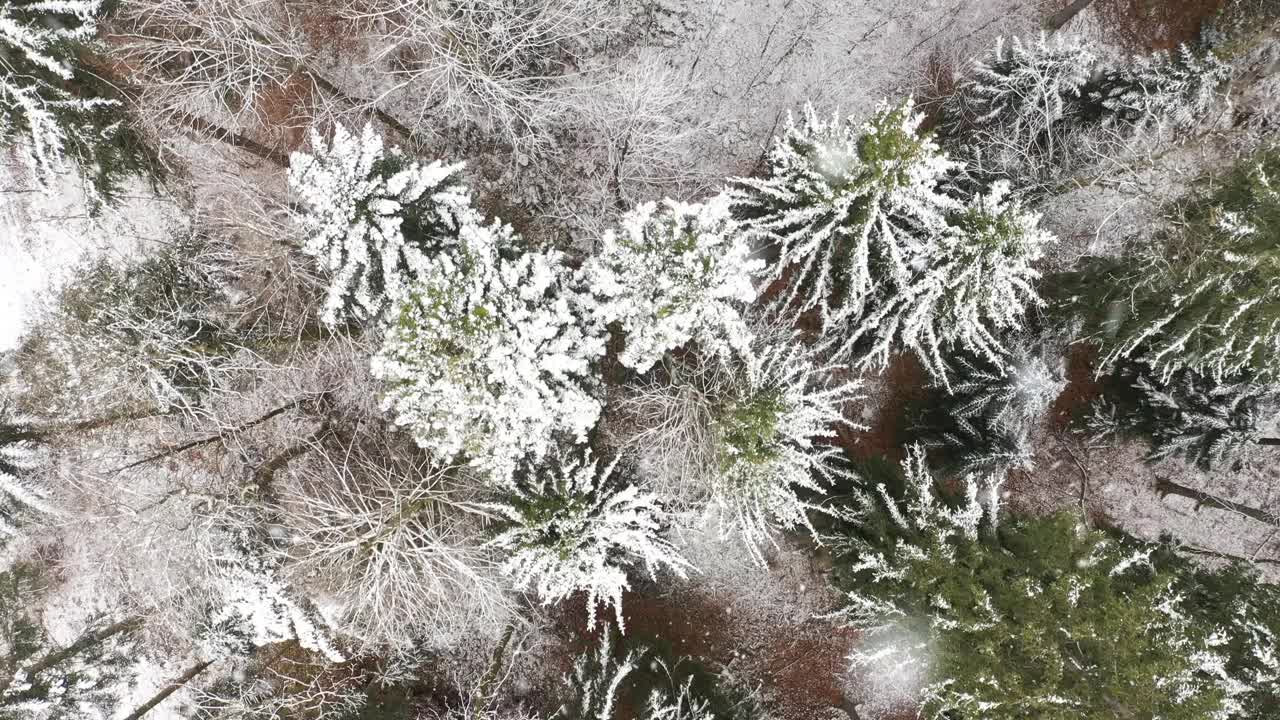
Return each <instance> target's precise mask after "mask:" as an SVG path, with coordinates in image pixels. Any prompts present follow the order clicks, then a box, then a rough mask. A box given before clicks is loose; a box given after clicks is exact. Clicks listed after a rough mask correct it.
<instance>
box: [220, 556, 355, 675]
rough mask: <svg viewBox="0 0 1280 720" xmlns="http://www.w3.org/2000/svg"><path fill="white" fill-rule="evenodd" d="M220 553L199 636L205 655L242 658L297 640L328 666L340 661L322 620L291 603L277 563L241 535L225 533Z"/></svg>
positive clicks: (313, 611) (305, 607)
mask: <svg viewBox="0 0 1280 720" xmlns="http://www.w3.org/2000/svg"><path fill="white" fill-rule="evenodd" d="M220 551H221V552H220V554H218V555H217V556H216V557H214V558H212V560H213V563H214V567H215V568H216V573H217V578H218V583H217V585H218V588H219V590H220V595H219V597H218V598H217V602H216V604H215V605H214V606H213V607H211V608H210V609H209V617H208V618H207V620H206V624H205V628H204V630H203V632H202V633H201V644H202V647H203V650H204V652H205V654H206V655H208V656H210V657H213V658H218V657H224V656H227V655H238V654H245V653H248V652H251V651H252V650H253V648H255V647H261V646H263V645H270V644H272V643H278V642H286V641H289V640H297V641H298V644H299V645H300V646H301V647H302V648H303V649H305V650H310V651H312V652H315V653H317V654H319V655H320V656H322V657H324V658H325V659H327V660H329V661H330V662H342V661H343V660H344V659H345V658H344V657H343V654H342V652H341V651H340V650H338V648H337V646H336V645H335V644H334V642H333V640H332V638H331V637H330V635H331V633H330V628H329V626H328V623H327V622H326V620H325V619H324V617H323V616H321V615H320V613H319V612H318V611H317V610H316V609H315V608H313V607H311V606H310V604H309V603H308V602H306V601H305V600H300V599H297V598H295V597H294V595H293V593H292V592H291V591H290V589H289V588H288V587H287V586H286V584H285V583H284V581H283V580H282V579H281V578H280V575H279V570H280V561H279V558H277V557H274V556H271V555H269V554H267V553H265V552H262V551H261V550H260V549H259V548H257V547H255V541H253V540H252V539H251V538H250V537H249V534H248V533H243V532H235V533H228V535H227V543H226V545H225V547H222V548H221V549H220Z"/></svg>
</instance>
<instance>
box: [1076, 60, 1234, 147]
mask: <svg viewBox="0 0 1280 720" xmlns="http://www.w3.org/2000/svg"><path fill="white" fill-rule="evenodd" d="M1231 75H1232V71H1231V66H1230V65H1228V64H1226V63H1225V62H1223V61H1222V60H1220V59H1219V58H1218V56H1217V55H1215V54H1214V53H1212V52H1208V51H1206V52H1202V53H1198V52H1197V51H1196V50H1195V49H1193V48H1192V47H1191V46H1190V45H1181V46H1179V47H1178V49H1177V50H1175V51H1170V52H1158V53H1155V54H1152V55H1146V56H1138V57H1134V58H1130V59H1129V61H1128V62H1127V63H1123V64H1120V65H1119V66H1116V67H1112V68H1108V69H1107V71H1106V72H1105V74H1104V75H1103V78H1102V80H1101V81H1100V85H1101V87H1100V89H1099V90H1098V91H1097V92H1098V95H1099V97H1100V99H1101V103H1102V107H1103V108H1104V109H1105V111H1106V121H1107V122H1108V123H1110V124H1113V125H1119V126H1128V127H1132V128H1136V129H1153V128H1158V127H1161V126H1169V127H1171V128H1174V129H1185V128H1191V127H1194V126H1195V125H1196V124H1198V123H1199V122H1200V121H1201V120H1203V119H1204V118H1205V117H1207V116H1208V115H1209V114H1210V113H1211V112H1212V111H1213V110H1214V109H1216V108H1218V107H1220V106H1222V105H1224V104H1225V101H1224V99H1223V97H1222V94H1221V92H1220V91H1219V88H1220V87H1221V86H1222V85H1223V84H1225V83H1226V82H1228V81H1229V80H1230V79H1231Z"/></svg>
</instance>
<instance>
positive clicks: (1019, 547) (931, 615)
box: [832, 448, 1273, 720]
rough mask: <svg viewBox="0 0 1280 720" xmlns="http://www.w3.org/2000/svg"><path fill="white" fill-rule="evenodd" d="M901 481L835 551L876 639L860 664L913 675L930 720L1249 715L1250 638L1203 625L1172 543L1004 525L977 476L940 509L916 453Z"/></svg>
mask: <svg viewBox="0 0 1280 720" xmlns="http://www.w3.org/2000/svg"><path fill="white" fill-rule="evenodd" d="M904 472H905V480H904V483H903V488H902V490H901V493H900V494H899V495H895V494H894V493H893V492H891V491H890V489H889V488H887V487H886V486H884V485H881V486H879V487H877V488H876V489H875V490H874V491H873V492H869V493H867V494H865V495H864V496H863V498H862V502H863V505H862V507H863V508H864V511H863V512H864V514H863V516H862V519H861V520H860V522H859V524H858V525H857V526H856V527H855V528H854V529H853V530H852V531H850V532H848V533H846V534H843V535H841V536H840V537H838V538H833V539H832V543H833V544H834V545H835V546H836V547H837V550H838V552H839V553H840V554H841V555H842V557H843V558H844V559H843V560H842V561H841V563H842V564H841V566H839V569H838V571H837V572H838V576H839V578H840V582H841V584H842V586H843V587H845V588H846V589H847V590H848V591H849V595H848V606H847V608H846V611H845V612H846V613H847V617H848V618H849V621H850V622H851V623H852V624H854V625H855V626H858V627H862V628H865V629H868V630H870V631H871V635H870V637H869V638H868V641H867V642H866V643H865V644H864V645H863V646H862V647H860V648H859V649H858V650H855V652H854V654H853V656H852V660H853V664H854V666H855V667H859V668H866V669H868V670H869V671H871V672H887V671H890V670H891V669H894V668H898V669H901V668H908V669H910V670H912V671H914V672H916V673H918V674H919V675H920V676H921V678H922V682H921V686H920V688H919V693H918V698H919V700H920V701H921V703H922V714H923V716H924V717H928V718H944V717H955V716H963V717H969V716H974V717H984V718H992V719H993V720H999V719H1000V718H1025V717H1037V718H1046V719H1050V720H1052V719H1053V718H1063V719H1064V720H1065V719H1066V718H1081V717H1087V718H1094V717H1097V718H1102V717H1116V716H1134V717H1138V716H1142V717H1164V718H1171V719H1173V718H1187V719H1188V720H1190V719H1192V718H1195V719H1201V718H1224V719H1225V718H1232V717H1244V716H1242V715H1239V714H1238V713H1237V710H1238V708H1239V707H1240V706H1241V704H1242V701H1243V700H1244V699H1245V698H1246V697H1247V695H1248V693H1250V692H1251V689H1250V688H1249V687H1248V686H1247V685H1246V684H1244V683H1242V680H1244V677H1235V676H1233V675H1232V674H1231V671H1230V670H1229V668H1230V667H1231V658H1230V650H1229V648H1228V647H1225V646H1224V644H1225V643H1226V639H1227V638H1228V637H1230V636H1234V635H1235V634H1237V633H1240V632H1242V631H1247V628H1244V626H1242V625H1237V624H1232V625H1230V626H1221V625H1218V624H1216V623H1213V622H1209V621H1206V620H1203V619H1201V618H1199V617H1197V615H1196V612H1197V611H1198V610H1199V608H1197V607H1196V606H1195V605H1194V604H1193V603H1192V601H1191V600H1189V599H1188V597H1187V596H1186V594H1185V593H1184V592H1182V591H1181V589H1180V587H1179V584H1178V582H1179V578H1180V577H1181V576H1180V575H1179V571H1178V566H1177V564H1176V563H1175V562H1174V560H1172V559H1171V558H1170V556H1169V554H1168V551H1167V550H1166V549H1164V548H1162V547H1160V546H1155V545H1144V544H1141V543H1137V542H1135V541H1132V540H1129V539H1125V538H1123V537H1119V536H1109V535H1107V534H1105V533H1102V532H1098V531H1091V530H1089V529H1087V528H1086V527H1085V526H1084V525H1083V524H1082V523H1081V521H1080V519H1079V518H1078V517H1076V516H1074V515H1072V514H1069V513H1063V514H1059V515H1055V516H1049V517H1043V518H1027V519H1017V520H1013V521H1005V522H1004V523H1003V524H997V523H996V521H995V517H994V512H993V511H994V508H995V505H994V502H993V501H986V502H983V501H981V500H980V499H979V498H980V495H981V493H980V490H979V487H978V483H977V481H976V480H975V479H974V478H972V477H969V478H967V479H965V481H964V483H963V485H962V487H963V489H964V493H963V496H962V497H960V498H958V499H956V500H947V499H944V498H943V497H942V496H941V495H940V493H939V491H938V489H937V488H936V486H935V484H934V480H933V478H932V476H931V475H930V473H929V471H928V469H927V468H926V467H925V465H924V458H923V452H922V451H921V450H920V449H919V448H917V449H915V450H913V451H912V453H911V456H910V457H909V458H908V460H907V461H906V462H905V463H904ZM844 563H847V564H844ZM1262 649H1263V650H1269V648H1265V647H1264V648H1262ZM1272 651H1273V650H1272Z"/></svg>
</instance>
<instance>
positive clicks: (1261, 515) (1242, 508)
mask: <svg viewBox="0 0 1280 720" xmlns="http://www.w3.org/2000/svg"><path fill="white" fill-rule="evenodd" d="M1156 493H1158V494H1159V495H1160V497H1161V498H1162V499H1163V498H1164V496H1166V495H1180V496H1182V497H1185V498H1191V499H1192V500H1195V501H1196V509H1197V510H1199V509H1200V506H1201V505H1206V504H1209V505H1216V506H1218V507H1220V508H1222V509H1224V510H1230V511H1231V512H1235V513H1239V514H1241V515H1244V516H1245V517H1248V518H1253V519H1254V520H1257V521H1258V522H1264V523H1267V524H1268V525H1276V526H1280V516H1277V515H1274V514H1272V513H1269V512H1267V511H1265V510H1259V509H1258V508H1254V507H1249V506H1248V505H1241V504H1240V503H1237V502H1232V501H1230V500H1223V499H1222V498H1220V497H1216V496H1214V495H1210V494H1209V493H1207V492H1204V491H1202V490H1196V489H1195V488H1189V487H1187V486H1186V485H1179V484H1178V483H1176V482H1173V481H1172V480H1169V479H1168V478H1164V477H1160V478H1156Z"/></svg>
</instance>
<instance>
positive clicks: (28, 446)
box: [0, 403, 54, 541]
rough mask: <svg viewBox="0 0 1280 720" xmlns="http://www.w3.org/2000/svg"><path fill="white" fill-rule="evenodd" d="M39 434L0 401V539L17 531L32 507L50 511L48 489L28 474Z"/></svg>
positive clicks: (35, 462) (37, 454)
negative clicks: (39, 484) (35, 481)
mask: <svg viewBox="0 0 1280 720" xmlns="http://www.w3.org/2000/svg"><path fill="white" fill-rule="evenodd" d="M40 440H41V434H40V432H39V431H38V430H36V429H35V428H34V427H32V426H31V424H30V423H29V422H27V421H26V419H25V418H23V417H21V416H19V415H18V414H17V413H16V412H15V411H14V410H13V409H12V407H11V406H10V405H9V404H8V403H4V404H0V541H2V540H3V539H4V538H6V537H13V536H15V535H17V534H18V526H19V524H20V522H21V519H22V518H23V517H24V516H26V515H27V514H28V513H29V512H31V511H32V510H34V511H37V512H41V513H52V512H54V508H53V506H52V505H51V504H50V501H49V497H48V492H47V491H46V490H45V489H43V488H41V487H39V486H37V485H36V484H35V483H33V482H32V480H31V478H30V477H29V476H30V474H31V472H32V471H33V470H36V469H37V468H38V467H39V466H40V464H41V462H42V458H41V450H40V447H39V443H40Z"/></svg>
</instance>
